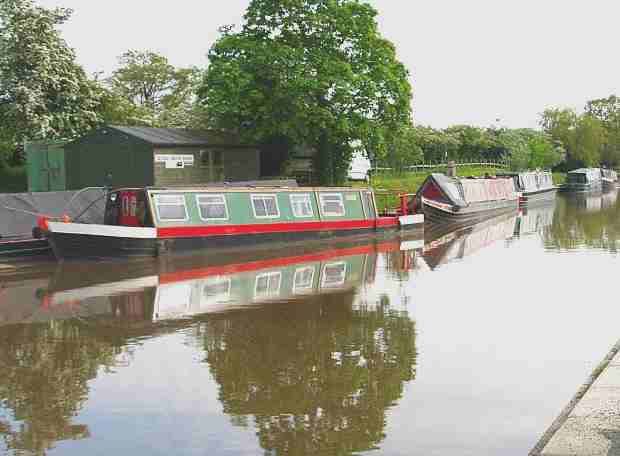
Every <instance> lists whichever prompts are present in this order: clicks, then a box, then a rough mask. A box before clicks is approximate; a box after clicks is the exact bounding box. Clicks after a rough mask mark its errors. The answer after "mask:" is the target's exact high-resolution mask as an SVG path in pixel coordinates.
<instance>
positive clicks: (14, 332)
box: [0, 321, 119, 454]
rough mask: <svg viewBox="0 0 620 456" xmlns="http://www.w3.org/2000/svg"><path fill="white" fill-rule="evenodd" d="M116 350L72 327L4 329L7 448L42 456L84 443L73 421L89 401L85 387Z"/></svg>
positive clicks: (0, 394)
mask: <svg viewBox="0 0 620 456" xmlns="http://www.w3.org/2000/svg"><path fill="white" fill-rule="evenodd" d="M118 353H119V348H118V345H117V344H115V343H113V342H112V341H109V340H105V339H102V338H98V337H95V336H93V335H92V332H91V331H89V330H84V329H83V327H82V324H80V323H79V322H75V321H51V322H48V323H45V324H31V325H15V326H9V327H3V328H2V331H1V333H0V366H2V375H0V404H1V406H2V408H3V409H5V410H6V411H10V413H11V414H12V419H11V421H1V420H0V435H1V436H2V438H3V440H4V442H5V445H6V448H8V449H10V450H27V451H29V452H30V453H33V454H45V451H46V450H48V449H50V448H51V447H52V446H53V445H54V443H55V442H56V441H59V440H66V439H80V438H84V437H88V435H89V430H88V427H87V426H85V425H81V424H73V423H72V419H73V417H74V416H75V415H76V414H77V412H78V411H79V410H80V407H81V406H82V404H83V403H84V401H85V400H86V399H87V395H88V385H87V382H88V381H89V380H91V379H93V378H95V376H96V375H97V371H98V369H99V368H100V367H101V366H111V365H112V364H113V362H114V358H115V355H116V354H118Z"/></svg>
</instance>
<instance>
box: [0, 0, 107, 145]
mask: <svg viewBox="0 0 620 456" xmlns="http://www.w3.org/2000/svg"><path fill="white" fill-rule="evenodd" d="M70 15H71V10H68V9H63V8H56V9H46V8H42V7H38V6H36V5H35V4H34V2H33V1H32V0H3V1H2V2H0V142H2V143H4V144H5V145H6V144H8V145H9V148H10V147H16V146H17V145H18V144H21V143H22V142H23V141H25V140H32V139H47V138H71V137H74V136H77V135H79V134H80V133H82V132H83V131H85V130H87V129H89V128H92V127H93V126H94V125H96V124H97V123H98V121H99V116H98V109H99V106H100V92H99V91H98V90H97V87H96V86H95V84H94V82H93V81H92V80H90V79H89V78H88V77H87V76H86V74H85V73H84V71H83V69H82V68H81V67H80V66H79V65H78V64H77V63H76V61H75V54H74V52H73V50H72V49H71V48H69V47H68V46H67V43H66V42H65V41H64V40H63V39H62V37H61V36H60V33H59V31H58V30H57V26H58V25H60V24H62V23H64V22H65V21H66V20H67V19H69V17H70Z"/></svg>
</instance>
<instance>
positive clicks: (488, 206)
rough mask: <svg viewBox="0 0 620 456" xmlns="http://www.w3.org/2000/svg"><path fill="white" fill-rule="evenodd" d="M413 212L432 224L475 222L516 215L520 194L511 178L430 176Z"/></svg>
mask: <svg viewBox="0 0 620 456" xmlns="http://www.w3.org/2000/svg"><path fill="white" fill-rule="evenodd" d="M414 202H415V206H414V207H413V208H412V209H417V208H420V210H421V212H423V213H424V217H425V220H426V221H428V222H429V223H456V224H463V223H476V222H479V221H481V220H485V219H487V218H490V217H493V216H495V215H499V214H502V213H506V212H516V211H517V209H518V205H519V195H518V193H517V192H516V191H515V186H514V183H513V180H512V178H508V177H501V178H455V177H448V176H445V175H443V174H431V175H430V176H428V177H427V178H426V180H425V181H424V182H423V183H422V185H421V187H420V189H419V190H418V192H417V194H416V199H415V200H414Z"/></svg>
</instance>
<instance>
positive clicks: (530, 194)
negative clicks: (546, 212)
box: [498, 171, 558, 204]
mask: <svg viewBox="0 0 620 456" xmlns="http://www.w3.org/2000/svg"><path fill="white" fill-rule="evenodd" d="M498 176H501V177H512V179H513V180H514V184H515V189H516V191H517V192H518V193H519V202H520V203H521V204H528V203H536V202H542V201H549V200H552V199H553V198H555V195H556V192H557V189H558V187H556V186H555V185H553V175H552V174H551V173H550V172H549V171H526V172H520V173H503V174H499V175H498Z"/></svg>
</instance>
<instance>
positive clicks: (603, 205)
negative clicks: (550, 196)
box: [544, 192, 620, 252]
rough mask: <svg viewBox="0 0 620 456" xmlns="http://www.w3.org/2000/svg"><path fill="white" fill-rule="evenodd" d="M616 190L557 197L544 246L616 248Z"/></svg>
mask: <svg viewBox="0 0 620 456" xmlns="http://www.w3.org/2000/svg"><path fill="white" fill-rule="evenodd" d="M617 195H618V193H617V192H611V193H603V194H600V193H599V194H591V193H584V194H576V195H575V194H574V195H568V196H565V197H560V198H558V201H557V207H556V211H555V214H554V217H553V223H552V225H551V227H550V228H549V229H547V230H545V236H544V240H545V246H546V247H547V248H552V249H576V248H580V247H584V246H585V247H590V248H598V249H604V250H609V251H611V252H617V251H618V245H619V241H620V205H619V204H618V199H617Z"/></svg>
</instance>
